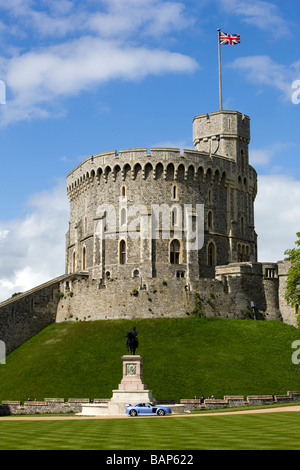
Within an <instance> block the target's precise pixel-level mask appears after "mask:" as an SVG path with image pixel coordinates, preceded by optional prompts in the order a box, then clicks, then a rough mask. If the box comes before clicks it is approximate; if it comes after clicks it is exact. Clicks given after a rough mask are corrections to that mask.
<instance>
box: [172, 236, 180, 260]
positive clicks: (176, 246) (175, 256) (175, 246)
mask: <svg viewBox="0 0 300 470" xmlns="http://www.w3.org/2000/svg"><path fill="white" fill-rule="evenodd" d="M179 259H180V243H179V241H178V240H173V241H172V242H171V245H170V263H171V264H179Z"/></svg>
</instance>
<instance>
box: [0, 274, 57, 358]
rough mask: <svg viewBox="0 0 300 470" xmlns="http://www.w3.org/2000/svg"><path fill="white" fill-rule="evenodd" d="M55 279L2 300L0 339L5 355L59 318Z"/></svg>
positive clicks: (0, 307)
mask: <svg viewBox="0 0 300 470" xmlns="http://www.w3.org/2000/svg"><path fill="white" fill-rule="evenodd" d="M64 278H65V276H60V277H58V278H56V279H52V280H51V281H49V282H46V283H45V284H42V285H41V286H38V287H35V288H34V289H31V290H30V291H27V292H25V293H22V294H18V295H16V296H15V297H13V298H11V299H9V300H6V301H5V302H1V303H0V341H3V342H4V343H5V347H6V354H9V353H10V352H11V351H13V350H14V349H16V348H17V347H18V346H20V345H21V344H23V343H25V341H27V340H28V339H30V338H31V337H32V336H34V335H35V334H37V333H38V332H39V331H41V330H42V329H43V328H45V327H46V326H48V325H49V324H50V323H53V322H55V321H56V315H57V307H58V303H59V289H60V282H61V281H62V279H64Z"/></svg>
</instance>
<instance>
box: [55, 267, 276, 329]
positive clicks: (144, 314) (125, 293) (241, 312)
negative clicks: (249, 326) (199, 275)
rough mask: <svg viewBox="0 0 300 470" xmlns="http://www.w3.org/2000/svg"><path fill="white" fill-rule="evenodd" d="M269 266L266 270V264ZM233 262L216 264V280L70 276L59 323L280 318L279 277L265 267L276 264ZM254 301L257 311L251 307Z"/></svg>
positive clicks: (61, 303) (66, 281)
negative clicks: (194, 316)
mask: <svg viewBox="0 0 300 470" xmlns="http://www.w3.org/2000/svg"><path fill="white" fill-rule="evenodd" d="M266 266H268V268H266ZM270 266H271V265H270V264H267V265H263V264H262V263H235V264H231V265H226V266H217V267H216V268H215V269H216V276H215V278H213V279H211V278H206V279H194V280H193V281H192V282H191V283H187V281H186V279H184V278H176V277H174V278H172V279H161V278H159V279H158V278H152V279H143V278H129V279H126V280H124V279H122V278H121V279H120V278H110V279H106V280H105V281H102V280H100V281H99V280H97V279H92V278H91V277H90V276H89V275H88V274H84V273H81V274H77V275H76V274H74V275H73V274H71V275H69V277H68V278H66V279H65V280H64V281H62V282H61V287H60V291H61V292H63V293H64V296H63V297H61V299H60V301H59V305H58V309H57V319H56V320H57V321H58V322H61V321H70V320H71V321H75V320H86V321H88V320H100V319H102V320H105V319H131V318H158V317H159V318H160V317H178V316H186V315H190V314H193V313H195V314H197V315H203V316H207V317H223V318H236V319H241V318H256V319H258V320H259V319H262V318H266V319H268V320H282V316H281V312H280V309H279V306H278V293H277V284H278V278H275V277H274V278H273V277H272V278H270V279H269V278H266V272H265V269H274V270H275V267H276V266H277V265H276V264H272V266H273V267H272V268H270ZM252 302H254V304H255V306H256V310H255V312H254V311H253V309H252V307H251V303H252Z"/></svg>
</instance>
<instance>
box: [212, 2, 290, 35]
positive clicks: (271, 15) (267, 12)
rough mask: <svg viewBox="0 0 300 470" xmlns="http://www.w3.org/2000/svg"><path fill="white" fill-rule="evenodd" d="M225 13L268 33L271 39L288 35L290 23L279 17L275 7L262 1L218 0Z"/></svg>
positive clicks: (277, 9)
mask: <svg viewBox="0 0 300 470" xmlns="http://www.w3.org/2000/svg"><path fill="white" fill-rule="evenodd" d="M220 2H221V4H222V6H223V7H224V9H225V10H226V12H227V13H233V14H235V15H238V16H239V17H240V18H241V19H242V21H244V22H246V23H249V24H251V25H253V26H256V27H258V28H260V29H262V30H267V31H269V32H270V34H271V36H272V38H273V39H274V37H275V38H276V37H277V38H278V37H280V38H281V37H282V35H284V36H288V35H290V28H291V24H290V22H288V21H286V20H285V19H284V18H282V16H281V15H280V11H279V8H278V6H277V5H275V4H274V3H270V2H266V1H262V0H251V2H249V0H220Z"/></svg>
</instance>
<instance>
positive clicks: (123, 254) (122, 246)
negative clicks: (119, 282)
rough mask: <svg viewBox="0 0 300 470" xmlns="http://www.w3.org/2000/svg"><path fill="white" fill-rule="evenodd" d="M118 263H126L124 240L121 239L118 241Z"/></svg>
mask: <svg viewBox="0 0 300 470" xmlns="http://www.w3.org/2000/svg"><path fill="white" fill-rule="evenodd" d="M120 264H126V242H125V240H121V242H120Z"/></svg>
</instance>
